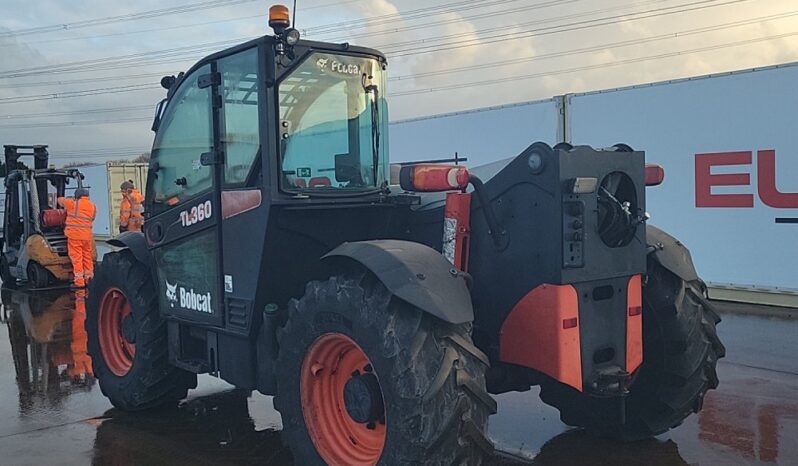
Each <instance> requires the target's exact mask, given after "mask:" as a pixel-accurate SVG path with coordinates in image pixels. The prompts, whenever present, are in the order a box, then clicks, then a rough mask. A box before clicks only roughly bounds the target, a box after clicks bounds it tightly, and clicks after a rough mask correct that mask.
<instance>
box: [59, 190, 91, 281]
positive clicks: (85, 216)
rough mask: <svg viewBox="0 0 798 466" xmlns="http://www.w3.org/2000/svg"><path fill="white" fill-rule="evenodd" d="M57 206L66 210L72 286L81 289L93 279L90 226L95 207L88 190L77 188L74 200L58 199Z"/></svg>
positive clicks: (65, 232) (66, 233) (66, 232)
mask: <svg viewBox="0 0 798 466" xmlns="http://www.w3.org/2000/svg"><path fill="white" fill-rule="evenodd" d="M58 205H60V206H62V207H63V208H64V210H66V214H67V216H66V228H64V234H65V235H66V237H67V251H68V252H69V259H70V260H71V261H72V272H73V273H74V276H75V277H74V280H73V282H72V283H73V284H74V285H75V286H76V287H78V288H83V287H85V286H86V283H87V282H88V281H90V280H91V279H92V278H93V277H94V234H93V232H92V224H93V223H94V219H95V217H97V207H96V206H95V205H94V203H93V202H91V200H90V199H89V190H88V189H86V188H78V189H76V190H75V198H74V199H71V198H68V197H59V198H58Z"/></svg>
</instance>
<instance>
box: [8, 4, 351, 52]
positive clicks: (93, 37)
mask: <svg viewBox="0 0 798 466" xmlns="http://www.w3.org/2000/svg"><path fill="white" fill-rule="evenodd" d="M252 1H254V0H252ZM361 1H363V0H346V1H337V2H333V3H325V4H322V5H313V6H309V7H303V8H298V11H311V10H317V9H322V8H329V7H333V6H334V7H340V6H341V5H345V4H348V3H357V2H361ZM268 16H269V15H268V13H261V14H257V15H247V16H236V17H234V18H226V19H217V20H213V21H203V22H200V23H190V24H180V25H175V26H163V27H156V28H150V29H139V30H136V31H124V32H113V33H108V34H95V35H90V36H79V37H65V38H59V39H45V40H35V41H25V45H35V44H48V43H52V42H66V41H75V40H88V39H102V38H106V37H117V36H127V35H132V34H144V33H148V32H158V31H171V30H175V29H187V28H193V27H199V26H207V25H210V24H219V23H229V22H235V21H241V20H247V19H255V18H267V17H268ZM15 45H17V44H15V43H8V44H0V48H2V47H12V46H15Z"/></svg>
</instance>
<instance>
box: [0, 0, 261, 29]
mask: <svg viewBox="0 0 798 466" xmlns="http://www.w3.org/2000/svg"><path fill="white" fill-rule="evenodd" d="M255 1H258V0H209V1H204V2H198V3H189V4H186V5H181V6H175V7H170V8H161V9H158V10H148V11H141V12H138V13H129V14H125V15H117V16H106V17H103V18H94V19H85V20H82V21H75V22H72V23H62V24H51V25H49V26H37V27H32V28H27V29H17V30H13V31H6V32H0V37H11V36H25V35H30V34H43V33H47V32H57V31H65V30H71V29H81V28H87V27H92V26H101V25H105V24H114V23H120V22H126V21H137V20H140V19H148V18H155V17H160V16H166V15H173V14H179V13H189V12H192V11H200V10H207V9H212V8H221V7H226V6H232V5H237V4H241V3H252V2H255Z"/></svg>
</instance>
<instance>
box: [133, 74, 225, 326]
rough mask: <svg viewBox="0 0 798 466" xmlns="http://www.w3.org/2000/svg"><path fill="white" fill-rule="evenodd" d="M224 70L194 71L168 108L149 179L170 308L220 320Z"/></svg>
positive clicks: (162, 292) (196, 318)
mask: <svg viewBox="0 0 798 466" xmlns="http://www.w3.org/2000/svg"><path fill="white" fill-rule="evenodd" d="M216 68H217V63H216V62H210V63H206V64H204V65H202V66H200V67H198V68H196V69H194V70H193V71H191V72H190V73H189V74H188V75H187V76H186V77H185V78H184V79H183V80H181V82H180V83H179V84H178V87H177V88H176V89H175V90H174V91H173V93H172V95H171V97H170V99H169V103H168V104H167V105H166V108H165V109H164V110H163V115H162V116H161V118H160V124H159V126H158V130H157V133H156V136H155V143H154V144H153V149H152V154H151V160H150V169H149V173H148V177H147V199H146V206H145V210H146V211H147V212H149V213H150V215H149V217H148V218H147V220H146V222H145V225H144V233H145V237H146V240H147V243H148V245H149V247H150V249H151V250H152V253H153V257H154V259H155V264H156V269H157V280H158V287H159V295H158V299H159V301H160V309H161V310H162V312H163V313H164V314H165V315H168V316H174V317H177V318H180V319H182V320H190V321H192V322H197V323H204V324H208V325H213V326H220V325H221V324H222V322H223V317H224V309H223V303H224V299H223V293H222V289H223V288H222V278H221V277H222V273H221V264H222V257H221V248H220V244H221V241H222V238H221V234H222V232H221V219H222V216H221V176H222V170H223V169H222V167H223V165H222V164H221V162H222V160H223V157H222V153H221V150H220V141H219V106H218V105H214V102H219V84H220V78H219V73H218V71H217V69H216Z"/></svg>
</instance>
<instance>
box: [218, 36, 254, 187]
mask: <svg viewBox="0 0 798 466" xmlns="http://www.w3.org/2000/svg"><path fill="white" fill-rule="evenodd" d="M219 72H220V73H221V76H222V86H221V94H222V99H223V100H222V102H223V104H222V136H221V137H222V148H223V149H222V150H223V151H224V154H225V163H224V184H225V186H243V185H245V184H246V183H247V181H248V179H249V178H250V174H251V172H252V167H253V164H254V163H255V161H256V157H257V155H258V150H259V149H260V136H259V129H260V122H259V121H258V49H257V48H252V49H249V50H246V51H243V52H240V53H237V54H235V55H232V56H229V57H225V58H222V59H220V60H219Z"/></svg>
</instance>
